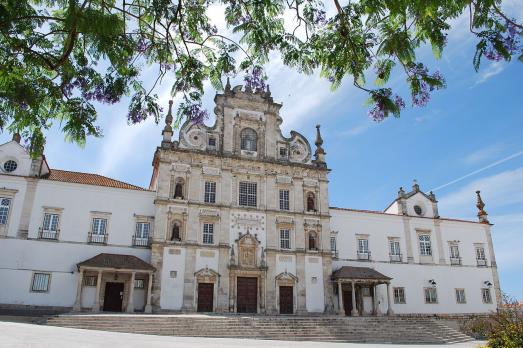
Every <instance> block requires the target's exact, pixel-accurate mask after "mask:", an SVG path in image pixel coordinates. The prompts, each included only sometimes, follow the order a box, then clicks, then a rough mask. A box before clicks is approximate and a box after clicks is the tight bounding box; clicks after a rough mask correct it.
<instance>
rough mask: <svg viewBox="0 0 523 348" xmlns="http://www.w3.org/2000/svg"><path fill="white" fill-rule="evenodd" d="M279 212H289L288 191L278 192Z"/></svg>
mask: <svg viewBox="0 0 523 348" xmlns="http://www.w3.org/2000/svg"><path fill="white" fill-rule="evenodd" d="M280 210H289V190H280Z"/></svg>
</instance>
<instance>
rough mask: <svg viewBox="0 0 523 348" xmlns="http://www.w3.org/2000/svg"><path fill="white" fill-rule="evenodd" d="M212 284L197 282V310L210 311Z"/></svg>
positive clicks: (212, 294) (212, 295) (212, 297)
mask: <svg viewBox="0 0 523 348" xmlns="http://www.w3.org/2000/svg"><path fill="white" fill-rule="evenodd" d="M213 299H214V284H212V283H198V312H212V311H213Z"/></svg>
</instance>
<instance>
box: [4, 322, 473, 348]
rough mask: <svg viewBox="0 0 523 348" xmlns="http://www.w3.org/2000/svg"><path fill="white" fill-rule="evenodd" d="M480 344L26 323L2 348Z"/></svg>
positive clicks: (11, 326)
mask: <svg viewBox="0 0 523 348" xmlns="http://www.w3.org/2000/svg"><path fill="white" fill-rule="evenodd" d="M480 343H481V342H477V341H476V342H465V343H457V344H453V345H419V346H416V345H406V346H405V345H391V344H358V343H323V342H291V341H264V340H246V339H228V338H227V339H226V338H192V337H173V336H151V335H137V334H127V333H117V332H107V331H92V330H80V329H68V328H61V327H52V326H42V325H35V324H27V323H15V322H0V347H2V348H25V347H31V348H72V347H74V348H95V347H96V348H97V347H103V348H120V347H122V348H124V347H125V348H144V347H147V348H166V347H176V348H178V347H183V348H225V347H227V348H236V347H238V348H251V347H252V348H264V347H267V348H268V347H271V348H276V347H277V348H297V347H305V348H307V347H311V348H312V347H314V348H370V347H373V348H399V347H410V348H415V347H420V348H421V347H422V348H436V347H447V348H477V347H478V346H479V344H480Z"/></svg>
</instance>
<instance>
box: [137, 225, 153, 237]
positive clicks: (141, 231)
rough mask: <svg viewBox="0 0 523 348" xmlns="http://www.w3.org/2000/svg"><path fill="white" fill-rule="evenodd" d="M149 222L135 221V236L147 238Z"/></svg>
mask: <svg viewBox="0 0 523 348" xmlns="http://www.w3.org/2000/svg"><path fill="white" fill-rule="evenodd" d="M150 230H151V224H150V223H149V222H143V221H139V222H137V223H136V232H135V233H136V234H135V237H136V238H139V239H149V235H150Z"/></svg>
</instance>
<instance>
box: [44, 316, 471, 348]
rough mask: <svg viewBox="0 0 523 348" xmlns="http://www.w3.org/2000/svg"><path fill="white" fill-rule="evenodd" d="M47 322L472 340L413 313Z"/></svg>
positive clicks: (161, 330) (277, 336)
mask: <svg viewBox="0 0 523 348" xmlns="http://www.w3.org/2000/svg"><path fill="white" fill-rule="evenodd" d="M47 325H52V326H62V327H69V328H77V329H89V330H105V331H115V332H127V333H138V334H148V335H165V336H189V337H224V338H249V339H266V340H284V341H329V342H359V343H396V344H448V343H457V342H465V341H470V340H472V338H471V337H469V336H466V335H464V334H462V333H460V332H458V331H456V330H454V329H452V328H450V327H448V326H446V325H444V324H442V323H441V322H438V321H437V320H435V319H430V318H409V317H390V318H389V317H357V318H350V317H335V316H328V317H295V316H277V317H275V316H272V317H271V316H233V315H230V316H229V315H223V316H219V315H208V316H206V315H160V314H159V315H125V314H89V315H84V314H74V315H73V314H71V315H68V314H65V315H58V316H54V317H50V318H48V320H47Z"/></svg>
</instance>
